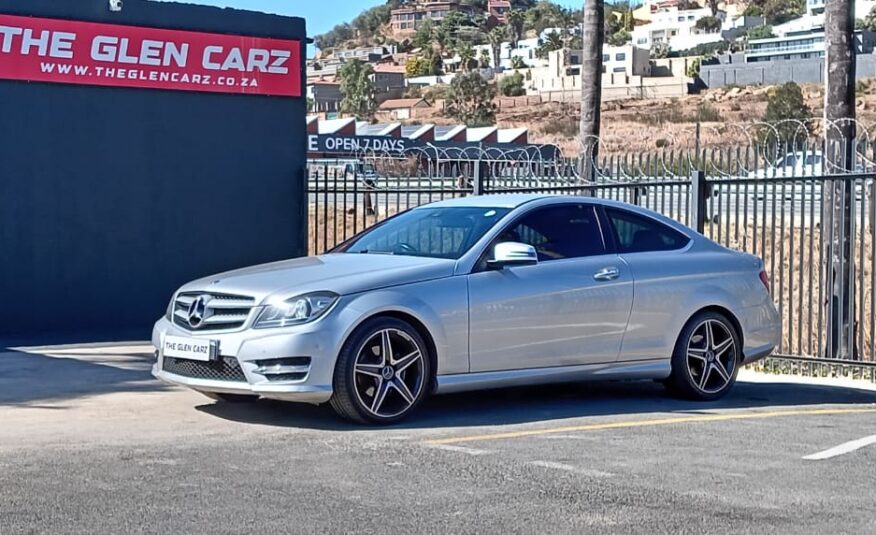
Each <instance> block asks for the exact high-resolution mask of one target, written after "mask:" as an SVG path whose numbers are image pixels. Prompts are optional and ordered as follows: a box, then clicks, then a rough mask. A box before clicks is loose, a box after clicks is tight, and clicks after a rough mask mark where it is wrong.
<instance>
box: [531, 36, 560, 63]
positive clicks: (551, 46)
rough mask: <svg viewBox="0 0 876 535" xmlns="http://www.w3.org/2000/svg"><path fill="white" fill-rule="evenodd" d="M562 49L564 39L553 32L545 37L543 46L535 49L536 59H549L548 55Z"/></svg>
mask: <svg viewBox="0 0 876 535" xmlns="http://www.w3.org/2000/svg"><path fill="white" fill-rule="evenodd" d="M562 49H563V39H562V38H561V37H560V35H559V34H558V33H557V32H551V33H549V34H547V35H546V36H545V38H544V40H543V41H542V42H541V44H540V45H538V48H536V49H535V57H537V58H539V59H546V58H547V57H548V54H550V53H551V52H553V51H554V50H562Z"/></svg>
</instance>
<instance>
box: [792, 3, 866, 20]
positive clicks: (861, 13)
mask: <svg viewBox="0 0 876 535" xmlns="http://www.w3.org/2000/svg"><path fill="white" fill-rule="evenodd" d="M825 1H826V0H806V14H807V15H824V4H825ZM854 3H855V17H856V18H859V19H863V18H864V17H866V16H867V13H869V12H870V10H871V9H873V7H874V6H876V0H855V2H854Z"/></svg>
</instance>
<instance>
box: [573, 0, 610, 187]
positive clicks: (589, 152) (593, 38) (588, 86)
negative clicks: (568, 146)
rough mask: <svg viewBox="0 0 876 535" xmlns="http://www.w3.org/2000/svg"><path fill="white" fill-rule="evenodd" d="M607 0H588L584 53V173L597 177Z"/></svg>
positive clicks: (585, 13)
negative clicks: (605, 3)
mask: <svg viewBox="0 0 876 535" xmlns="http://www.w3.org/2000/svg"><path fill="white" fill-rule="evenodd" d="M604 7H605V6H604V1H603V0H584V24H583V26H582V31H583V35H582V36H581V37H582V42H583V53H582V54H581V132H580V134H579V135H580V136H581V138H580V139H581V166H582V168H581V175H582V177H583V178H584V179H585V180H587V181H592V179H593V178H594V177H593V175H594V173H593V171H594V169H595V167H596V157H597V155H598V149H599V127H600V110H599V106H600V105H601V104H602V44H603V42H604V41H605V19H604V17H605V14H604Z"/></svg>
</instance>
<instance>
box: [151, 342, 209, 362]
mask: <svg viewBox="0 0 876 535" xmlns="http://www.w3.org/2000/svg"><path fill="white" fill-rule="evenodd" d="M218 348H219V343H218V342H217V341H216V340H204V339H203V338H186V337H183V336H165V337H164V347H163V348H162V349H163V350H164V351H163V352H164V356H166V357H174V358H178V359H186V360H200V361H203V362H209V361H211V360H215V359H216V357H217V355H218V353H219V352H218Z"/></svg>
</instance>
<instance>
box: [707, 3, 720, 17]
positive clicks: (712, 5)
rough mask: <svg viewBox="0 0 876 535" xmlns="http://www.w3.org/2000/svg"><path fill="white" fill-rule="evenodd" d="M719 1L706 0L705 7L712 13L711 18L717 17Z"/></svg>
mask: <svg viewBox="0 0 876 535" xmlns="http://www.w3.org/2000/svg"><path fill="white" fill-rule="evenodd" d="M720 2H721V0H706V7H708V8H709V9H710V10H711V11H712V16H713V17H717V16H718V4H719V3H720Z"/></svg>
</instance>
